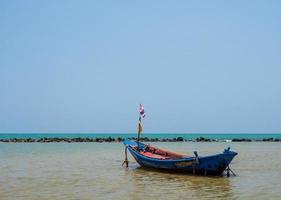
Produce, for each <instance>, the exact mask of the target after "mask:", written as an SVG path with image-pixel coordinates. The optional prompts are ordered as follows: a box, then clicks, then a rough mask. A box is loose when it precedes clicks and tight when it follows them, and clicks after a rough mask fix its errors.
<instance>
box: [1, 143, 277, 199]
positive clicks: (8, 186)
mask: <svg viewBox="0 0 281 200" xmlns="http://www.w3.org/2000/svg"><path fill="white" fill-rule="evenodd" d="M153 145H157V146H159V147H162V148H167V149H170V150H174V151H178V152H182V153H190V154H191V152H193V151H194V150H197V151H198V153H199V154H201V155H206V154H210V153H217V152H221V151H222V150H223V149H224V148H225V147H227V146H228V145H230V146H231V147H232V149H233V150H235V151H237V152H238V153H239V155H238V156H237V157H236V158H235V159H234V160H233V163H232V169H233V170H234V171H235V172H236V173H237V174H238V176H237V177H231V178H226V177H216V178H213V177H199V176H192V175H182V174H171V173H163V172H159V171H151V170H147V169H143V168H140V167H139V166H138V164H137V163H135V162H134V161H133V158H132V157H129V160H130V161H131V162H130V164H129V168H128V169H126V168H124V167H121V164H122V161H123V159H124V147H123V146H122V144H121V143H110V144H109V143H70V144H67V143H49V144H41V143H32V144H26V143H18V144H17V143H13V144H6V143H0V150H1V151H0V172H1V173H0V199H1V200H6V199H19V200H21V199H28V200H33V199H68V200H69V199H117V200H118V199H120V200H121V199H122V200H123V199H179V198H184V199H188V198H189V199H280V195H279V191H280V188H281V145H280V143H271V142H252V143H223V142H221V143H217V142H214V143H197V142H196V143H193V142H183V143H153Z"/></svg>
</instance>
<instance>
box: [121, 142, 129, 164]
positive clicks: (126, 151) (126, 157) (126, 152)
mask: <svg viewBox="0 0 281 200" xmlns="http://www.w3.org/2000/svg"><path fill="white" fill-rule="evenodd" d="M124 165H126V167H128V166H129V160H128V146H126V147H125V160H124V162H123V164H122V166H124Z"/></svg>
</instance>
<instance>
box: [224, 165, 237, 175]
mask: <svg viewBox="0 0 281 200" xmlns="http://www.w3.org/2000/svg"><path fill="white" fill-rule="evenodd" d="M230 172H231V173H232V174H233V176H236V174H235V173H234V172H233V171H232V170H231V169H230V167H229V165H228V166H227V168H226V176H227V177H229V176H230Z"/></svg>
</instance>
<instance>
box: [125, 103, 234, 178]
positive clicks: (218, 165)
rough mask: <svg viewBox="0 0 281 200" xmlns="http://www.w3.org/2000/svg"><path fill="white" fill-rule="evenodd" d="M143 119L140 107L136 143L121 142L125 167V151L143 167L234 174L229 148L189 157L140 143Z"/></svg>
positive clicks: (210, 173) (206, 173)
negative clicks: (216, 152)
mask: <svg viewBox="0 0 281 200" xmlns="http://www.w3.org/2000/svg"><path fill="white" fill-rule="evenodd" d="M144 117H145V112H144V108H143V106H142V105H140V115H139V123H138V139H137V140H136V141H131V140H125V141H124V142H123V143H124V145H125V147H126V149H125V161H124V163H123V164H126V166H127V167H128V157H127V150H129V151H130V153H131V154H132V156H133V157H134V158H135V160H136V161H137V162H138V163H139V164H140V165H141V166H143V167H148V168H155V169H161V170H169V171H177V172H186V173H192V174H203V175H221V174H222V173H223V172H224V171H225V170H226V173H227V176H229V174H230V172H232V173H233V174H234V172H233V171H232V170H231V169H230V168H229V164H230V163H231V161H232V159H233V158H234V157H235V156H236V155H237V153H236V152H234V151H231V150H230V147H228V148H227V149H225V150H224V151H223V152H222V153H218V154H214V155H209V156H198V153H197V152H196V151H194V155H193V156H189V155H183V154H178V153H174V152H170V151H167V150H164V149H160V148H156V147H153V146H151V145H148V144H144V143H141V142H140V134H141V132H142V125H141V119H142V118H144ZM234 175H235V174H234Z"/></svg>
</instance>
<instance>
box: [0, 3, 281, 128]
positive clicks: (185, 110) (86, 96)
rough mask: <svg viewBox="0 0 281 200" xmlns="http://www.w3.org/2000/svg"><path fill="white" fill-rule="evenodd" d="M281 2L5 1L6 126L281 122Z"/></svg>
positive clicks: (0, 54) (1, 121)
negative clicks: (139, 121)
mask: <svg viewBox="0 0 281 200" xmlns="http://www.w3.org/2000/svg"><path fill="white" fill-rule="evenodd" d="M280 9H281V3H280V1H76V0H75V1H71V0H65V1H64V0H61V1H54V0H53V1H37V0H36V1H35V0H34V1H30V0H26V1H20V0H18V1H16V0H15V1H8V0H3V1H0V28H1V31H0V38H1V40H0V132H2V133H12V132H17V133H19V132H34V133H36V132H44V133H46V132H54V133H61V132H66V133H69V132H74V133H77V132H83V133H85V132H94V133H101V132H103V133H111V132H118V133H123V132H126V133H127V132H130V133H132V132H136V129H137V123H136V122H137V119H138V106H139V103H140V102H142V103H143V104H144V107H145V110H146V113H147V117H146V118H145V120H144V125H143V126H144V127H143V128H144V132H155V133H159V132H166V133H175V132H177V133H235V132H238V133H265V132H270V133H280V132H281V123H280V119H281V103H280V102H281V59H280V52H281V26H280V19H281V12H280Z"/></svg>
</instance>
